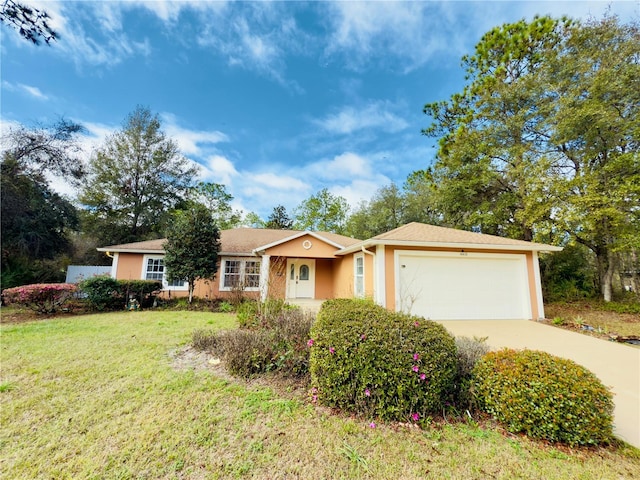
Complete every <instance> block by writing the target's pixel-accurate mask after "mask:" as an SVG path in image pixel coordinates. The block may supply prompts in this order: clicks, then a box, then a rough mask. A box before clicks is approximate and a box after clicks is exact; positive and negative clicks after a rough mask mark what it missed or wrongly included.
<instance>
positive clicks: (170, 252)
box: [164, 204, 220, 303]
mask: <svg viewBox="0 0 640 480" xmlns="http://www.w3.org/2000/svg"><path fill="white" fill-rule="evenodd" d="M219 250H220V231H219V230H218V227H217V225H216V223H215V221H214V219H213V218H212V216H211V214H210V212H209V210H207V208H206V207H204V206H202V205H198V204H196V205H193V206H192V208H190V209H189V210H187V211H182V212H177V213H176V214H175V216H174V220H173V222H172V223H171V225H170V226H169V228H168V231H167V241H166V243H165V244H164V251H165V256H164V265H165V267H166V269H167V279H168V280H169V281H173V280H186V281H188V282H189V303H191V301H192V299H193V290H194V288H195V283H196V280H198V279H203V280H204V279H210V280H212V279H213V278H214V276H215V274H216V272H217V271H218V251H219Z"/></svg>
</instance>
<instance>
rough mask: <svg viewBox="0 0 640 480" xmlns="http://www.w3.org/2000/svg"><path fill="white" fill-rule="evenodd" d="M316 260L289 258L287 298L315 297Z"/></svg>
mask: <svg viewBox="0 0 640 480" xmlns="http://www.w3.org/2000/svg"><path fill="white" fill-rule="evenodd" d="M315 291H316V261H315V260H312V259H307V258H289V259H287V298H315Z"/></svg>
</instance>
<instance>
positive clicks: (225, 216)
mask: <svg viewBox="0 0 640 480" xmlns="http://www.w3.org/2000/svg"><path fill="white" fill-rule="evenodd" d="M188 197H189V199H190V200H191V202H194V203H197V204H200V205H203V206H204V207H205V208H206V209H207V210H208V211H209V213H210V215H211V218H212V219H213V222H214V223H215V224H216V225H217V226H218V228H219V229H220V230H227V229H230V228H236V227H238V226H239V225H240V223H241V220H242V214H241V213H240V212H239V211H237V210H234V209H233V208H232V207H231V201H232V200H233V195H231V194H230V193H229V192H227V188H226V187H225V186H224V185H222V184H221V183H210V182H198V184H197V185H196V186H195V187H192V188H191V189H190V190H189V193H188ZM187 209H188V208H187Z"/></svg>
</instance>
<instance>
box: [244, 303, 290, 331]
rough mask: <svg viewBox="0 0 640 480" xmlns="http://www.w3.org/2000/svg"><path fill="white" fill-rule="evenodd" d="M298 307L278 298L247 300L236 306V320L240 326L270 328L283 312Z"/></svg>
mask: <svg viewBox="0 0 640 480" xmlns="http://www.w3.org/2000/svg"><path fill="white" fill-rule="evenodd" d="M298 309H299V308H298V307H296V306H295V305H290V304H288V303H287V302H286V301H285V300H283V299H279V298H268V299H267V300H265V301H264V302H257V301H255V300H247V301H244V302H242V303H241V304H240V305H239V306H238V322H239V324H240V328H249V329H251V328H258V327H263V328H264V327H266V328H271V327H272V326H273V325H272V323H273V321H274V320H276V319H278V318H279V317H280V316H281V315H283V314H284V313H285V312H288V311H290V310H298Z"/></svg>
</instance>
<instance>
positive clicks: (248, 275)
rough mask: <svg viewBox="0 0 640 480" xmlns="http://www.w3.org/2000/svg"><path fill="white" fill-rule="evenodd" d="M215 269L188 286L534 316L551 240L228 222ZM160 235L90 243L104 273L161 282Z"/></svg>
mask: <svg viewBox="0 0 640 480" xmlns="http://www.w3.org/2000/svg"><path fill="white" fill-rule="evenodd" d="M220 237H221V238H220V244H221V246H220V251H219V256H218V258H219V262H220V263H219V268H218V273H217V275H216V278H215V279H214V280H213V281H208V282H207V281H199V282H198V283H197V285H196V288H195V292H194V293H195V295H196V296H199V297H208V298H224V297H225V296H229V295H233V294H234V293H236V294H237V293H238V290H242V293H243V294H247V295H253V296H255V297H261V298H263V299H265V298H267V297H269V298H284V299H287V300H292V301H295V300H297V299H317V300H322V299H330V298H349V297H368V298H372V299H373V300H374V301H375V302H376V303H378V304H379V305H382V306H385V307H386V308H388V309H390V310H397V311H405V312H409V313H412V314H415V315H420V316H423V317H425V318H430V319H433V320H469V319H505V320H507V319H537V318H542V317H544V307H543V302H542V290H541V285H540V270H539V266H538V253H539V252H543V251H558V250H561V248H560V247H554V246H551V245H544V244H539V243H532V242H525V241H520V240H513V239H509V238H503V237H497V236H493V235H485V234H480V233H474V232H468V231H464V230H456V229H452V228H444V227H436V226H433V225H425V224H422V223H415V222H414V223H409V224H407V225H404V226H402V227H399V228H396V229H394V230H391V231H390V232H387V233H383V234H381V235H378V236H376V237H373V238H370V239H369V240H364V241H362V240H357V239H354V238H350V237H345V236H343V235H337V234H335V233H328V232H309V231H291V230H269V229H254V228H237V229H233V230H223V231H222V232H221V235H220ZM164 242H165V240H164V239H159V240H149V241H144V242H136V243H129V244H124V245H113V246H109V247H104V248H99V249H98V250H99V251H102V252H107V254H108V255H109V256H112V257H113V264H112V269H111V276H112V277H114V278H119V279H140V278H142V279H153V280H162V281H163V283H164V291H163V295H167V296H172V295H173V296H182V295H186V293H187V285H186V284H185V283H183V282H175V283H168V282H167V281H166V275H165V273H166V272H165V269H164V263H163V257H164V250H163V243H164Z"/></svg>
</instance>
